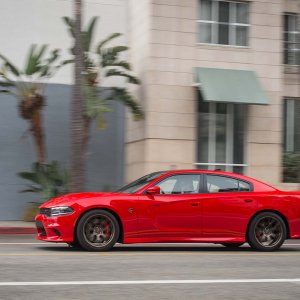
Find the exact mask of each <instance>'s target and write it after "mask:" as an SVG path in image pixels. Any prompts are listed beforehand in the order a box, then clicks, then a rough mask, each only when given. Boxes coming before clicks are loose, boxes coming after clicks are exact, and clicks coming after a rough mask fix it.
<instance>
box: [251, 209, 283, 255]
mask: <svg viewBox="0 0 300 300" xmlns="http://www.w3.org/2000/svg"><path fill="white" fill-rule="evenodd" d="M286 235H287V229H286V225H285V223H284V221H283V220H282V218H281V217H280V216H279V215H278V214H276V213H273V212H263V213H260V214H258V215H257V216H255V217H254V218H253V220H252V221H251V223H250V226H249V229H248V242H249V245H250V246H251V247H252V248H253V249H254V250H259V251H275V250H277V249H279V248H280V247H281V245H282V244H283V242H284V241H285V239H286Z"/></svg>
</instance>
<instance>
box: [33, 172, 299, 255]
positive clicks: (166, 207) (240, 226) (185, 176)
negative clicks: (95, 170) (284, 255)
mask: <svg viewBox="0 0 300 300" xmlns="http://www.w3.org/2000/svg"><path fill="white" fill-rule="evenodd" d="M36 226H37V231H38V235H37V239H39V240H43V241H48V242H63V243H68V244H70V245H73V246H80V247H82V248H83V249H85V250H89V251H106V250H109V249H111V248H112V247H113V246H114V245H115V243H117V242H118V243H123V244H132V243H170V242H172V243H177V242H178V243H215V244H222V245H224V246H226V247H232V248H235V247H239V246H241V245H242V244H244V243H246V242H247V243H249V245H250V246H251V247H252V248H253V249H255V250H260V251H274V250H277V249H279V248H280V246H281V245H282V244H283V242H284V241H285V240H286V239H299V238H300V192H297V191H294V192H283V191H280V190H278V189H276V188H274V187H272V186H269V185H267V184H265V183H263V182H260V181H258V180H255V179H252V178H249V177H246V176H243V175H240V174H234V173H228V172H222V171H208V170H176V171H163V172H155V173H152V174H149V175H146V176H144V177H142V178H140V179H138V180H136V181H134V182H133V183H130V184H128V185H126V186H125V187H123V188H121V189H120V190H118V191H116V192H106V193H101V192H85V193H78V194H68V195H64V196H61V197H58V198H54V199H52V200H50V201H48V202H46V203H44V204H42V205H41V206H40V212H39V214H38V215H37V216H36Z"/></svg>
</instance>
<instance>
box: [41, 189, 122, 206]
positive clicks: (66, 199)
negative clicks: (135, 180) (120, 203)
mask: <svg viewBox="0 0 300 300" xmlns="http://www.w3.org/2000/svg"><path fill="white" fill-rule="evenodd" d="M116 195H119V193H112V192H85V193H76V194H67V195H63V196H60V197H57V198H53V199H51V200H49V201H47V202H45V203H43V204H42V205H41V206H40V208H47V207H53V206H58V205H65V206H68V205H72V204H74V203H76V202H78V201H79V200H80V201H84V200H87V199H90V198H99V197H110V196H116Z"/></svg>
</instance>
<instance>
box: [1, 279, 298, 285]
mask: <svg viewBox="0 0 300 300" xmlns="http://www.w3.org/2000/svg"><path fill="white" fill-rule="evenodd" d="M295 282H296V283H298V282H300V278H289V279H288V278H286V279H216V280H108V281H24V282H20V281H8V282H0V286H48V285H142V284H226V283H295Z"/></svg>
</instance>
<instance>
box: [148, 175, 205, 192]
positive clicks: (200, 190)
mask: <svg viewBox="0 0 300 300" xmlns="http://www.w3.org/2000/svg"><path fill="white" fill-rule="evenodd" d="M178 175H184V176H189V175H197V176H199V177H200V178H199V188H198V192H197V193H194V194H158V195H155V196H183V195H199V194H204V175H203V174H202V173H197V172H195V173H194V172H193V173H188V174H187V173H176V174H171V175H169V176H166V177H164V178H162V179H160V180H159V181H157V182H155V183H153V184H151V185H150V186H149V187H153V186H157V185H158V184H159V183H160V182H162V181H165V180H167V179H169V178H171V177H174V176H178ZM149 187H148V188H149ZM148 188H147V189H148ZM147 189H146V190H145V191H144V192H143V194H147Z"/></svg>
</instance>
